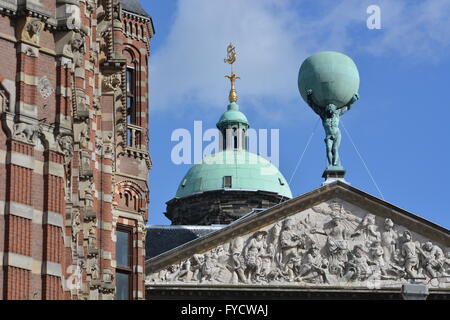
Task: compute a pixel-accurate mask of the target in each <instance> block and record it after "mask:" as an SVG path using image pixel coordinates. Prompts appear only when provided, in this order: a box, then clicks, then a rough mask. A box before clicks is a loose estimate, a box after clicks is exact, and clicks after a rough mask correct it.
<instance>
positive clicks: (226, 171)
mask: <svg viewBox="0 0 450 320" xmlns="http://www.w3.org/2000/svg"><path fill="white" fill-rule="evenodd" d="M225 189H228V190H248V191H269V192H274V193H277V194H279V195H281V196H284V197H287V198H292V192H291V189H290V188H289V185H288V183H287V182H286V179H285V178H284V177H283V175H282V174H281V173H280V171H279V170H278V169H277V168H276V167H275V166H274V165H273V164H271V163H270V162H269V161H267V160H266V159H264V158H263V157H261V156H258V155H256V154H253V153H250V152H248V151H245V150H226V151H222V152H218V153H216V154H213V155H210V156H208V157H206V158H205V159H204V161H203V163H201V164H197V165H195V166H193V167H192V168H191V169H190V170H189V172H188V173H187V174H186V176H185V177H184V178H183V180H182V181H181V184H180V186H179V188H178V191H177V195H176V197H177V198H182V197H186V196H189V195H192V194H196V193H201V192H205V191H211V190H225Z"/></svg>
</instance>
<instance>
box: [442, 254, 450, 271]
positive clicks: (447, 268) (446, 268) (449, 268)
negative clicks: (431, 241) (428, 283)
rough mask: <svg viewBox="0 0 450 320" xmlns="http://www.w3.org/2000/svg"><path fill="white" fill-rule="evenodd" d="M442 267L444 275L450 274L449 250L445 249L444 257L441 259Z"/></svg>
mask: <svg viewBox="0 0 450 320" xmlns="http://www.w3.org/2000/svg"><path fill="white" fill-rule="evenodd" d="M442 268H443V270H444V273H445V275H450V251H447V253H446V254H445V258H444V259H443V261H442Z"/></svg>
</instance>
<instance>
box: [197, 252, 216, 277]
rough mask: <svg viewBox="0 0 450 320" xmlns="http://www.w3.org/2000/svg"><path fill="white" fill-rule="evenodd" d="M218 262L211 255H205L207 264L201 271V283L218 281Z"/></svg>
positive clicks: (204, 264)
mask: <svg viewBox="0 0 450 320" xmlns="http://www.w3.org/2000/svg"><path fill="white" fill-rule="evenodd" d="M219 271H220V270H219V266H218V264H217V260H216V259H215V257H213V255H212V254H211V253H207V254H205V262H204V263H203V266H202V269H201V282H204V281H213V280H216V279H217V277H218V276H219Z"/></svg>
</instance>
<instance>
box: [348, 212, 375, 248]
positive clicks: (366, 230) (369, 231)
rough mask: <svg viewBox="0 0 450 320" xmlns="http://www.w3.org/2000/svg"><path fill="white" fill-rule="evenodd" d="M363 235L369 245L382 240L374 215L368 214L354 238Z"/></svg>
mask: <svg viewBox="0 0 450 320" xmlns="http://www.w3.org/2000/svg"><path fill="white" fill-rule="evenodd" d="M360 235H362V236H363V238H364V239H365V240H367V241H368V242H369V243H370V242H372V241H379V240H380V238H381V234H380V232H378V231H377V226H376V224H375V216H374V215H373V214H368V215H367V216H365V217H364V219H363V221H362V222H361V224H360V225H359V226H358V228H357V229H356V232H355V233H354V234H353V235H352V237H356V236H360Z"/></svg>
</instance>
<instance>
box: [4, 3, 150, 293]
mask: <svg viewBox="0 0 450 320" xmlns="http://www.w3.org/2000/svg"><path fill="white" fill-rule="evenodd" d="M130 8H131V9H130ZM132 8H133V7H130V6H129V2H128V1H125V2H123V1H122V0H79V1H73V0H41V1H39V2H36V1H31V0H24V1H9V0H8V1H5V0H0V29H1V31H0V57H1V59H2V68H1V69H0V288H2V290H0V299H36V300H39V299H43V300H59V299H74V300H83V299H102V300H106V299H114V298H115V296H116V288H117V283H116V276H115V273H116V265H117V263H116V240H117V237H116V230H115V228H116V226H117V224H120V225H124V224H125V225H129V226H131V228H132V230H133V243H132V256H131V257H132V265H133V270H132V277H131V278H132V279H133V282H132V284H131V286H130V288H129V290H130V297H131V298H133V299H143V298H144V274H143V272H144V257H145V250H144V239H145V224H146V222H147V217H148V213H147V206H148V199H149V195H148V193H149V190H148V184H147V178H148V172H149V170H150V169H151V159H150V156H149V153H148V148H147V145H148V135H147V132H148V126H147V124H148V118H147V115H148V84H147V83H148V58H149V54H150V39H151V38H152V37H153V35H154V30H153V24H152V21H151V18H150V17H149V16H148V15H146V14H144V13H143V12H142V11H141V10H138V12H134V11H133V9H132ZM131 71H132V74H133V77H132V78H130V77H127V72H131ZM130 88H133V95H134V96H133V98H134V100H133V101H131V102H130V99H128V98H127V97H128V96H130ZM121 197H122V198H121ZM125 198H126V199H127V200H126V201H125Z"/></svg>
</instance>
